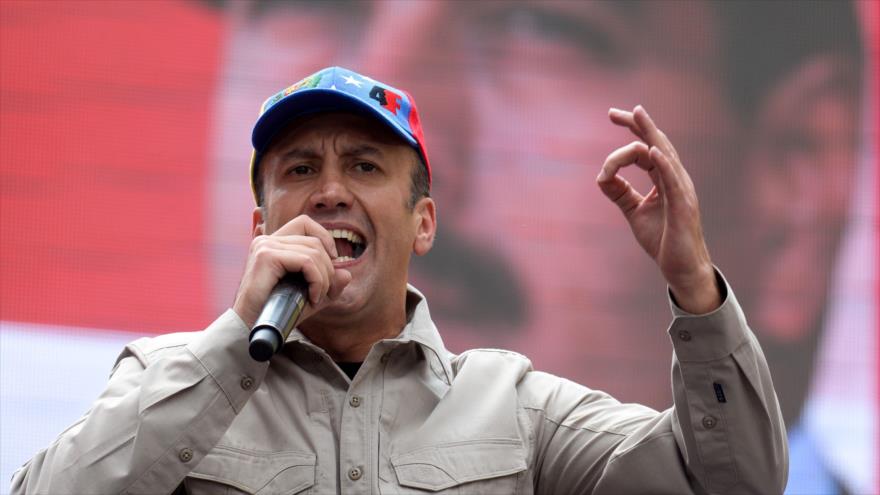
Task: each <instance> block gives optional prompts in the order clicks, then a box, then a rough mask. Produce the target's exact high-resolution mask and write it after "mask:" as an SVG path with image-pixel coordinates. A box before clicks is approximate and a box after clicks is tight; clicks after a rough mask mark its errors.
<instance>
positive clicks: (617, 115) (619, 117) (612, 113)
mask: <svg viewBox="0 0 880 495" xmlns="http://www.w3.org/2000/svg"><path fill="white" fill-rule="evenodd" d="M608 117H609V118H610V119H611V122H613V123H614V124H617V125H619V126H623V127H627V128H629V130H630V131H631V132H632V133H633V134H635V135H636V137H638V138H639V139H641V140H642V141H646V139H645V134H644V133H643V132H642V129H641V128H639V126H638V124H636V121H635V119H634V118H633V114H632V112H627V111H626V110H621V109H619V108H611V109H609V110H608Z"/></svg>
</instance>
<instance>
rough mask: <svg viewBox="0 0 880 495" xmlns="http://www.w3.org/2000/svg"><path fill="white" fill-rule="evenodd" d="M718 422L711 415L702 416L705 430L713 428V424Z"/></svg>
mask: <svg viewBox="0 0 880 495" xmlns="http://www.w3.org/2000/svg"><path fill="white" fill-rule="evenodd" d="M717 424H718V420H717V419H715V418H713V417H712V416H704V417H703V427H704V428H706V429H707V430H711V429H712V428H715V425H717Z"/></svg>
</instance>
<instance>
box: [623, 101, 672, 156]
mask: <svg viewBox="0 0 880 495" xmlns="http://www.w3.org/2000/svg"><path fill="white" fill-rule="evenodd" d="M632 115H633V121H634V122H635V124H636V125H637V126H638V128H639V129H641V130H642V132H643V133H644V135H645V142H646V143H648V144H649V145H651V146H656V147H658V148H660V150H661V151H663V152H664V153H666V155H667V156H669V157H671V158H674V159H675V160H678V152H677V151H676V150H675V147H674V146H672V142H671V141H670V140H669V138H668V137H666V134H665V133H664V132H663V131H661V130H660V129H659V128H658V127H657V125H656V124H655V123H654V120H653V119H651V116H650V115H648V112H647V111H646V110H645V108H644V107H642V106H641V105H636V107H635V109H633V113H632Z"/></svg>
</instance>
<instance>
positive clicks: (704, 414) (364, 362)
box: [12, 67, 788, 495]
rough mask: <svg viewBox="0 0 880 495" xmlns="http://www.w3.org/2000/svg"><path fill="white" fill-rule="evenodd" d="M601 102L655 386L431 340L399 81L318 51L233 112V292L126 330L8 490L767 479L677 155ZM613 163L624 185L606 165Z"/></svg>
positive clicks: (757, 370)
mask: <svg viewBox="0 0 880 495" xmlns="http://www.w3.org/2000/svg"><path fill="white" fill-rule="evenodd" d="M609 117H610V119H611V122H612V123H614V124H616V125H619V126H624V127H626V128H628V129H629V130H630V131H631V132H632V134H633V135H634V136H635V140H634V141H633V142H632V143H630V144H627V145H625V146H622V147H620V148H618V149H617V150H615V151H613V152H612V153H611V154H610V155H609V156H608V158H607V160H606V161H605V163H604V164H603V166H602V168H601V170H600V171H599V175H598V177H597V183H598V185H599V188H600V189H601V190H602V192H603V193H604V194H605V195H606V196H607V197H608V198H609V200H611V201H613V202H614V203H615V204H617V205H618V206H619V207H620V209H621V211H622V212H623V214H624V217H625V218H626V220H627V221H628V222H629V225H630V227H631V229H632V231H633V234H634V236H635V238H636V241H637V242H638V243H639V245H641V246H642V248H643V249H644V250H645V251H646V252H647V253H648V255H649V256H650V257H651V258H652V259H653V260H654V261H655V262H656V264H657V266H658V267H659V269H660V271H661V273H662V274H663V276H664V277H665V279H666V281H667V283H668V285H669V296H670V306H671V308H672V312H673V321H672V324H671V325H670V327H669V335H670V338H671V340H672V345H673V368H672V387H673V396H674V402H675V405H674V407H672V408H670V409H668V410H666V411H664V412H657V411H654V410H652V409H649V408H646V407H643V406H639V405H635V404H621V403H619V402H617V401H616V400H614V399H613V398H611V397H609V396H608V395H606V394H604V393H602V392H598V391H595V390H591V389H589V388H586V387H584V386H581V385H577V384H575V383H572V382H570V381H567V380H565V379H562V378H558V377H555V376H552V375H548V374H545V373H541V372H538V371H534V370H532V368H531V364H530V362H529V361H528V359H526V358H525V357H523V356H521V355H518V354H515V353H512V352H506V351H499V350H473V351H468V352H465V353H463V354H461V355H453V354H452V353H450V352H449V351H447V350H446V349H445V348H444V346H443V342H442V340H441V338H440V334H439V333H438V330H437V329H436V328H435V326H434V324H433V323H432V321H431V316H430V313H429V311H428V302H427V301H426V299H425V298H424V296H422V295H421V294H420V293H419V292H418V291H417V290H416V289H415V288H414V287H412V286H409V285H408V284H407V280H408V267H409V261H410V257H411V256H412V254H413V253H414V254H416V255H423V254H426V253H427V252H428V251H430V249H431V246H432V244H433V242H434V234H435V232H436V227H437V213H436V210H435V204H434V201H433V200H432V199H431V197H430V184H431V163H430V161H429V159H428V153H427V150H426V147H425V138H424V136H423V134H422V130H421V126H420V124H419V116H418V111H417V109H416V106H415V101H414V100H413V98H412V96H411V95H409V94H408V93H406V92H405V91H402V90H399V89H396V88H394V87H391V86H388V85H386V84H383V83H380V82H378V81H375V80H373V79H371V78H369V77H366V76H363V75H360V74H357V73H355V72H353V71H350V70H346V69H342V68H339V67H333V68H328V69H324V70H322V71H319V72H317V73H315V74H313V75H311V76H309V77H307V78H305V79H303V80H302V81H300V82H298V83H296V84H294V85H292V86H290V87H288V88H286V89H284V90H283V91H281V92H279V93H278V94H276V95H274V96H272V97H270V98H269V99H268V100H267V101H266V103H265V104H264V105H263V108H262V113H261V116H260V118H259V119H258V121H257V123H256V125H255V126H254V130H253V136H252V142H253V145H254V155H253V160H252V162H251V181H252V185H253V190H254V196H255V198H256V202H257V207H256V209H255V210H254V213H253V233H254V239H253V241H252V243H251V249H250V253H249V255H248V259H247V263H246V268H245V272H244V275H243V277H242V281H241V285H240V287H239V290H238V293H237V294H236V297H235V301H234V304H233V307H232V308H231V309H230V310H228V311H227V312H226V313H224V314H223V315H222V316H220V318H218V319H217V320H216V321H215V322H214V323H213V324H212V325H211V326H209V327H208V328H207V329H205V330H204V331H201V332H192V333H176V334H168V335H163V336H160V337H156V338H148V339H140V340H138V341H135V342H134V343H132V344H130V345H129V346H127V347H126V349H125V350H124V351H123V353H122V355H121V356H120V358H119V360H118V362H117V363H116V367H115V369H114V371H113V374H112V376H111V378H110V382H109V384H108V386H107V389H106V390H105V391H104V393H103V394H102V395H101V396H100V397H99V398H98V399H97V400H96V401H95V403H94V404H93V405H92V408H91V409H90V411H89V412H88V413H87V414H86V415H85V416H84V417H83V418H82V419H80V420H79V421H78V422H77V423H76V424H74V425H73V426H72V427H70V428H68V429H67V430H66V431H65V432H63V433H62V434H61V435H60V436H59V437H58V439H56V440H55V442H54V443H53V444H52V445H50V446H49V447H48V448H47V449H45V450H43V451H41V452H39V453H38V454H37V455H36V456H35V457H34V458H33V459H31V460H30V461H29V462H28V463H27V464H25V466H24V467H22V468H21V469H20V470H19V471H17V472H16V474H15V475H14V478H13V484H12V491H13V493H52V494H55V493H73V494H90V493H95V494H109V493H132V494H160V493H175V492H176V493H190V494H207V493H249V494H254V493H265V494H270V493H273V494H274V493H283V494H294V493H395V494H397V493H425V492H440V493H489V494H508V493H511V494H512V493H543V494H563V493H573V494H575V493H577V494H580V493H596V494H600V493H601V494H612V495H619V494H627V493H633V494H652V493H670V494H682V493H724V494H732V493H748V494H754V493H781V492H782V490H783V489H784V487H785V482H786V476H787V470H788V469H787V468H788V455H787V446H786V438H785V429H784V426H783V424H782V419H781V415H780V413H779V406H778V403H777V400H776V396H775V393H774V390H773V385H772V382H771V379H770V375H769V372H768V370H767V366H766V363H765V361H764V357H763V354H762V352H761V349H760V347H759V346H758V343H757V341H756V340H755V337H754V335H753V334H752V333H751V331H750V330H749V329H748V327H747V325H746V322H745V318H744V316H743V314H742V311H741V310H740V308H739V306H738V305H737V302H736V299H735V297H734V295H733V292H732V290H731V289H730V288H729V287H728V286H727V283H726V282H725V280H724V278H723V277H722V276H721V275H720V273H719V272H718V271H717V270H715V268H714V266H713V265H712V262H711V259H710V257H709V254H708V251H707V249H706V245H705V242H704V239H703V235H702V231H701V226H700V214H699V208H698V201H697V197H696V193H695V191H694V187H693V184H692V182H691V180H690V177H689V176H688V174H687V172H686V171H685V169H684V168H683V166H682V164H681V160H680V158H679V156H678V153H677V152H676V150H675V148H674V146H673V145H672V143H671V142H670V141H669V140H668V139H667V138H666V135H665V134H664V133H663V132H662V131H660V130H659V129H658V128H657V126H656V125H655V123H654V122H653V121H652V119H651V117H650V116H649V115H648V113H647V112H646V111H645V110H644V109H643V108H641V107H636V108H635V109H634V110H633V111H632V112H629V111H623V110H616V109H612V110H611V111H610V112H609ZM630 165H635V166H636V167H638V168H640V169H642V170H643V171H644V173H647V174H648V175H649V176H650V178H651V181H652V182H653V188H652V189H651V190H650V191H649V192H647V194H645V195H642V194H641V193H640V192H638V191H637V190H635V189H634V188H633V187H632V186H631V185H630V184H629V183H628V182H627V181H626V180H625V179H623V178H622V177H621V176H620V175H618V171H619V170H620V169H621V168H622V167H626V166H630ZM511 200H512V201H515V200H516V198H511ZM533 262H534V263H536V264H541V263H542V260H541V259H540V256H537V257H536V258H535V259H534V260H533ZM573 262H576V260H573ZM288 274H295V275H296V276H301V277H302V278H303V279H304V281H305V284H307V288H305V290H304V292H305V294H304V295H305V296H306V297H307V300H308V302H307V304H305V306H304V308H303V311H302V314H301V315H300V318H299V320H298V322H296V326H295V328H293V329H292V331H290V333H289V335H287V336H286V340H285V343H284V345H283V346H282V347H281V348H280V349H279V351H278V353H277V354H275V355H274V356H273V357H272V358H271V359H270V360H269V361H267V362H264V361H258V360H255V359H253V358H252V357H251V356H250V354H249V349H248V347H249V346H248V343H249V336H250V334H251V329H252V327H253V326H254V324H255V323H256V321H257V319H258V317H259V315H260V313H261V311H262V310H263V308H264V306H265V305H266V301H267V299H268V298H269V296H270V293H271V292H272V291H273V289H274V288H275V287H276V286H277V285H278V284H279V282H280V281H281V280H282V279H284V278H285V277H286V276H287V275H288ZM632 309H633V311H637V310H638V308H632ZM291 324H292V322H291ZM658 325H659V323H658ZM282 326H284V325H282Z"/></svg>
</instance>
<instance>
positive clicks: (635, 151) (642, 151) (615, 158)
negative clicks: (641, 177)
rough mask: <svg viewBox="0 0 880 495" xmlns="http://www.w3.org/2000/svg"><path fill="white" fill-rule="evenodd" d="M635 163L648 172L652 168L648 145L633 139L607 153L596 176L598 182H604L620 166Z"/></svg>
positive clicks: (614, 173) (615, 172)
mask: <svg viewBox="0 0 880 495" xmlns="http://www.w3.org/2000/svg"><path fill="white" fill-rule="evenodd" d="M632 164H635V165H637V166H638V167H639V168H641V169H642V170H645V171H647V172H650V171H651V169H652V168H653V165H652V164H651V160H650V156H649V152H648V146H647V145H646V144H645V143H643V142H641V141H633V142H631V143H629V144H628V145H626V146H623V147H622V148H618V149H616V150H614V151H613V152H611V154H610V155H608V158H606V159H605V163H603V164H602V170H600V171H599V176H598V177H597V178H596V180H598V181H599V182H600V183H601V182H605V181H607V180H608V179H610V178H611V177H612V176H614V175H616V174H617V171H618V170H620V168H621V167H625V166H628V165H632Z"/></svg>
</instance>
